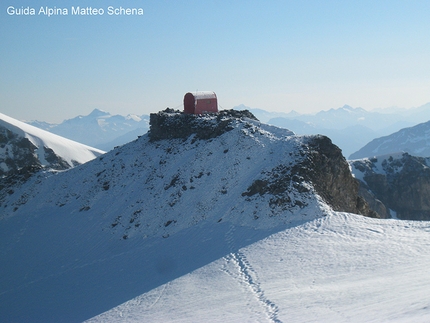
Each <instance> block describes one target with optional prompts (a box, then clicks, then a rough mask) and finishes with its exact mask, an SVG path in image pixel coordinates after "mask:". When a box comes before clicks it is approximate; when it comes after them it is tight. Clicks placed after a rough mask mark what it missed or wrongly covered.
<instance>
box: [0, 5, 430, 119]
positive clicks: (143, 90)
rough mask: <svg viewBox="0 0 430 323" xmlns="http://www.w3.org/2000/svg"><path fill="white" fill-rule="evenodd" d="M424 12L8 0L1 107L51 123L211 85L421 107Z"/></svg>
mask: <svg viewBox="0 0 430 323" xmlns="http://www.w3.org/2000/svg"><path fill="white" fill-rule="evenodd" d="M9 6H13V7H15V8H21V7H24V8H25V7H28V6H29V7H32V8H35V9H36V11H38V10H39V8H40V7H41V6H44V7H45V6H48V7H54V6H55V7H57V8H67V9H68V11H69V15H67V16H51V17H46V16H43V15H40V16H39V15H37V14H36V15H35V16H23V15H9V14H8V13H7V7H9ZM72 6H74V7H77V6H80V7H94V8H103V9H104V11H105V14H104V15H103V16H72V15H71V7H72ZM108 6H113V7H119V6H122V7H129V8H142V9H143V10H144V15H143V16H109V15H108V14H107V8H108ZM429 17H430V1H396V0H392V1H378V0H374V1H367V0H360V1H346V0H344V1H329V0H327V1H306V0H302V1H285V0H284V1H276V0H274V1H193V0H190V1H173V0H171V1H168V0H156V1H153V0H150V1H139V0H123V1H118V0H116V1H115V0H112V1H91V0H74V1H69V0H66V1H65V0H57V1H52V0H43V1H40V0H26V1H18V0H4V1H2V2H1V4H0V57H1V60H0V107H1V109H0V111H1V112H2V113H4V114H7V115H9V116H11V117H14V118H18V119H27V120H30V119H39V120H44V121H49V122H61V121H62V120H63V119H67V118H71V117H74V116H76V115H78V114H82V115H86V114H88V113H90V112H91V111H92V110H93V109H94V108H99V109H102V110H105V111H108V112H110V113H112V114H116V113H118V114H128V113H135V114H149V113H150V112H156V111H159V110H162V109H165V108H166V107H174V108H181V107H180V106H181V104H182V100H183V96H184V94H185V93H186V92H188V91H195V90H212V91H215V92H216V93H217V95H218V99H219V103H220V105H221V107H222V108H224V109H229V108H232V107H234V106H236V105H239V104H245V105H247V106H250V107H253V108H262V109H265V110H269V111H285V112H289V111H291V110H296V111H298V112H301V113H311V112H316V111H319V110H327V109H330V108H337V107H340V106H342V105H344V104H349V105H351V106H353V107H363V108H365V109H367V110H371V109H374V108H384V107H389V106H399V107H406V108H409V107H413V106H419V105H422V104H425V103H427V102H429V101H430V91H429V90H430V59H429V57H430V19H429Z"/></svg>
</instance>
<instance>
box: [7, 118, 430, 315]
mask: <svg viewBox="0 0 430 323" xmlns="http://www.w3.org/2000/svg"><path fill="white" fill-rule="evenodd" d="M150 124H151V128H150V131H149V133H147V134H145V135H143V136H141V137H140V138H138V139H136V140H134V141H133V142H130V143H129V144H126V145H123V146H121V147H119V148H117V149H114V150H112V151H110V152H108V153H106V154H104V155H102V156H99V157H98V158H96V159H94V160H92V161H90V162H88V163H86V164H84V165H81V166H78V167H75V168H72V169H70V170H67V171H65V172H60V173H55V174H50V173H49V172H43V173H38V174H37V175H36V176H33V177H31V178H30V179H29V180H28V181H27V182H25V183H24V184H23V185H21V186H20V187H16V188H15V190H14V191H13V192H12V193H10V194H7V195H6V196H4V197H3V198H2V199H1V200H0V210H1V212H0V215H1V216H0V254H1V257H2V265H1V266H0V286H1V290H0V313H2V314H1V315H2V319H3V320H5V321H10V322H26V321H29V322H59V321H60V322H79V321H83V320H86V319H90V318H92V317H95V316H97V315H99V314H101V313H103V312H105V311H109V310H111V309H112V311H110V312H107V313H105V314H103V315H102V316H99V317H95V318H94V320H95V321H98V322H105V321H110V322H115V321H117V322H123V321H127V322H141V321H150V322H157V321H158V322H166V321H177V322H181V321H182V322H184V321H187V322H188V321H211V322H217V321H221V320H222V321H224V322H225V321H228V322H234V321H236V322H244V321H262V322H284V321H287V320H289V319H290V318H293V319H294V321H296V322H301V321H302V322H306V321H312V320H318V319H319V318H323V319H324V320H326V321H329V322H336V321H359V320H360V319H363V318H371V317H372V315H374V316H373V319H374V320H375V319H376V320H378V319H384V318H386V316H385V315H388V317H390V318H391V317H392V318H394V319H400V320H401V319H402V318H405V317H406V318H407V319H411V318H413V319H414V322H415V321H417V322H419V319H420V318H421V319H422V318H423V317H424V318H427V319H428V317H429V314H430V313H429V309H428V306H427V305H428V304H427V302H428V301H427V299H426V298H425V297H423V295H425V294H426V293H427V291H428V287H430V280H429V279H428V275H426V274H425V271H423V270H422V268H426V267H427V266H428V265H429V264H430V261H429V259H430V251H429V248H427V247H426V246H427V245H428V244H429V243H430V238H429V236H428V232H427V231H426V230H427V226H425V225H420V224H413V223H412V224H411V223H408V222H402V223H400V222H385V221H387V220H378V219H371V218H369V217H363V216H362V215H360V216H359V215H352V214H349V213H340V212H336V211H334V210H337V211H348V212H353V213H360V214H365V215H369V216H378V215H377V214H376V213H375V212H374V211H372V210H370V209H369V208H368V206H367V204H366V203H365V202H364V200H363V199H362V198H360V197H359V196H358V182H357V181H356V180H355V179H354V178H353V177H352V175H351V173H350V171H349V165H348V163H347V162H346V160H345V158H344V157H343V156H342V154H341V151H340V149H339V148H338V147H336V146H334V145H333V144H332V143H331V141H330V140H329V139H328V138H326V137H323V136H297V135H294V133H292V132H291V131H288V130H285V129H280V128H277V127H274V126H269V125H265V124H261V123H260V122H259V121H257V120H255V119H254V118H253V117H252V115H251V114H249V113H247V112H235V111H228V112H225V111H224V112H220V113H219V114H215V115H204V116H195V115H185V114H181V113H178V112H175V111H172V110H166V111H164V112H160V113H158V114H152V115H151V120H150ZM391 221H392V220H391ZM411 228H412V229H411ZM396 239H400V241H399V242H397V240H396ZM417 241H420V243H417ZM415 254H420V257H418V258H419V259H417V260H416V261H415V262H412V261H410V260H411V259H412V258H413V257H415V256H414V255H415ZM393 255H397V256H398V257H397V258H395V257H394V256H393ZM411 263H412V264H413V266H411ZM387 268H388V269H389V270H388V271H387ZM419 268H420V269H421V270H419V271H417V269H419ZM399 277H402V279H398V278H399ZM376 282H380V284H378V283H376ZM409 285H411V286H412V287H409ZM387 286H390V287H393V286H394V288H398V290H399V291H398V292H393V289H389V288H387ZM396 290H397V289H395V291H396ZM381 295H382V296H381ZM397 296H399V297H397ZM136 297H137V298H136ZM381 297H382V298H381ZM352 300H354V302H352ZM378 300H382V302H378ZM127 301H129V302H128V303H124V302H127ZM122 303H124V305H122V307H119V308H118V307H116V306H119V305H120V304H122ZM352 304H353V305H352ZM370 305H372V306H370ZM142 313H143V315H142ZM381 313H382V314H381ZM381 315H382V316H381ZM366 321H369V320H366Z"/></svg>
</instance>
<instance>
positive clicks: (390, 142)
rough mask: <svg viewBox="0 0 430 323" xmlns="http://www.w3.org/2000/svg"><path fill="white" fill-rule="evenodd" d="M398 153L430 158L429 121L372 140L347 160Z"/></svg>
mask: <svg viewBox="0 0 430 323" xmlns="http://www.w3.org/2000/svg"><path fill="white" fill-rule="evenodd" d="M400 152H407V153H409V154H411V155H413V156H421V157H429V156H430V121H427V122H424V123H420V124H418V125H416V126H413V127H409V128H404V129H401V130H399V131H397V132H395V133H393V134H390V135H388V136H384V137H380V138H376V139H373V140H372V141H371V142H369V143H368V144H366V145H365V146H364V147H362V148H361V149H360V150H358V151H356V152H355V153H353V154H351V156H350V157H349V158H350V159H359V158H366V157H369V158H370V157H373V156H380V155H387V154H395V153H400Z"/></svg>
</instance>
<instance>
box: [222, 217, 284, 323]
mask: <svg viewBox="0 0 430 323" xmlns="http://www.w3.org/2000/svg"><path fill="white" fill-rule="evenodd" d="M234 231H235V227H234V225H231V226H230V229H229V230H228V231H227V232H226V235H225V237H226V241H227V243H228V246H229V248H230V250H232V252H231V253H230V254H229V255H227V256H226V257H224V260H225V261H226V264H225V265H224V266H223V268H222V269H221V270H222V271H224V272H225V273H226V274H228V275H229V276H231V277H233V278H234V279H235V280H237V281H238V283H239V284H240V285H242V286H244V287H245V288H246V289H248V290H250V291H251V293H252V296H253V297H254V298H255V299H256V300H257V301H258V303H259V304H261V306H262V308H263V309H264V312H265V314H266V316H267V317H268V318H269V320H270V322H273V323H282V321H281V320H279V319H278V313H279V308H278V306H277V305H276V304H275V303H274V302H273V301H271V300H270V299H268V298H267V297H266V295H265V294H264V290H263V289H262V288H261V285H260V283H259V279H258V275H257V273H256V271H255V270H254V269H253V267H252V265H251V264H250V262H249V261H248V259H247V257H246V255H245V254H244V253H243V252H241V251H240V250H238V251H233V250H234V236H233V235H234ZM228 264H232V265H233V267H234V268H235V269H236V270H237V272H235V273H233V272H231V271H230V270H229V269H228V268H227V265H228ZM248 308H249V310H250V311H251V312H255V313H256V314H258V313H259V311H258V310H257V311H256V310H255V309H254V307H253V306H251V305H249V306H248Z"/></svg>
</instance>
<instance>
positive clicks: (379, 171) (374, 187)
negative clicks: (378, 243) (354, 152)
mask: <svg viewBox="0 0 430 323" xmlns="http://www.w3.org/2000/svg"><path fill="white" fill-rule="evenodd" d="M429 161H430V159H429V158H423V157H416V156H411V155H409V154H407V153H404V154H401V155H398V156H395V157H393V156H389V155H387V156H382V157H375V158H372V159H363V160H355V161H351V165H352V166H353V168H354V172H356V173H361V177H362V178H363V180H362V186H363V188H364V189H366V190H370V191H371V193H372V194H374V196H375V197H376V198H377V199H379V200H380V201H381V202H382V203H383V204H384V205H385V206H386V208H389V209H392V210H394V211H395V212H396V213H397V217H398V218H400V219H405V220H406V219H407V220H430V199H429V196H430V168H429Z"/></svg>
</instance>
